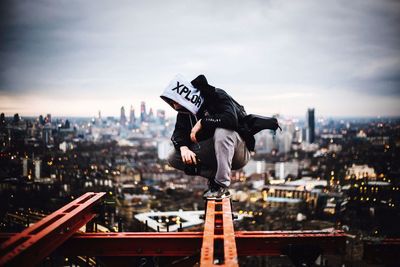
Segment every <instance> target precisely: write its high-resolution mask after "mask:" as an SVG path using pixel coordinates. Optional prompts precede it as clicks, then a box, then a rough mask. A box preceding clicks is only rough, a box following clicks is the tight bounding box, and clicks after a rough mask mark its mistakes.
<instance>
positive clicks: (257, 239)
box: [236, 231, 347, 256]
mask: <svg viewBox="0 0 400 267" xmlns="http://www.w3.org/2000/svg"><path fill="white" fill-rule="evenodd" d="M346 238H347V235H346V234H345V233H344V232H343V231H251V232H247V231H241V232H236V242H237V249H238V252H239V255H253V256H262V255H264V256H267V255H268V256H279V255H282V254H284V253H283V251H284V249H285V248H286V247H287V246H289V245H299V246H301V245H313V246H314V245H315V246H319V247H320V248H321V249H322V250H323V253H324V254H341V253H344V250H345V247H346Z"/></svg>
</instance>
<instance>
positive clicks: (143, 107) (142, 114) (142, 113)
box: [140, 101, 147, 122]
mask: <svg viewBox="0 0 400 267" xmlns="http://www.w3.org/2000/svg"><path fill="white" fill-rule="evenodd" d="M140 120H141V121H142V122H143V121H146V120H147V114H146V102H144V101H142V103H141V104H140Z"/></svg>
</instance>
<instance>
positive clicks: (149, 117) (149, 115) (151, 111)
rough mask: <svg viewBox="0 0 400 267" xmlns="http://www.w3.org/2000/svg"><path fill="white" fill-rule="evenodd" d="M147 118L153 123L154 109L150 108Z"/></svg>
mask: <svg viewBox="0 0 400 267" xmlns="http://www.w3.org/2000/svg"><path fill="white" fill-rule="evenodd" d="M147 118H148V121H150V122H152V121H153V120H154V112H153V108H150V110H149V114H148V116H147Z"/></svg>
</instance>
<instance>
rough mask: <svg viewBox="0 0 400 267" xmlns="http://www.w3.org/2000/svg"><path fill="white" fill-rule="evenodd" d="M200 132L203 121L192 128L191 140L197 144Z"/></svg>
mask: <svg viewBox="0 0 400 267" xmlns="http://www.w3.org/2000/svg"><path fill="white" fill-rule="evenodd" d="M200 130H201V120H199V121H197V122H196V124H195V125H194V126H193V128H192V131H191V133H190V140H192V142H194V143H197V139H196V134H197V132H198V131H200Z"/></svg>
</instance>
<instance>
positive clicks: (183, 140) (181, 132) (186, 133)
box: [171, 113, 192, 150]
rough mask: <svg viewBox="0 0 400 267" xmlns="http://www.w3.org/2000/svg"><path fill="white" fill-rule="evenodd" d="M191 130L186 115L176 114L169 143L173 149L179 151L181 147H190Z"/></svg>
mask: <svg viewBox="0 0 400 267" xmlns="http://www.w3.org/2000/svg"><path fill="white" fill-rule="evenodd" d="M191 129H192V128H191V126H190V121H189V116H188V115H187V114H182V113H178V115H177V117H176V123H175V129H174V132H173V133H172V137H171V141H172V144H173V145H174V147H175V149H177V150H179V148H180V147H181V146H190V144H191V141H190V131H191Z"/></svg>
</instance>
